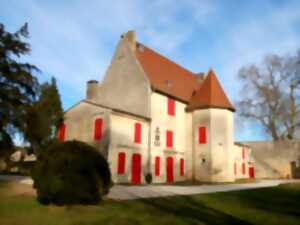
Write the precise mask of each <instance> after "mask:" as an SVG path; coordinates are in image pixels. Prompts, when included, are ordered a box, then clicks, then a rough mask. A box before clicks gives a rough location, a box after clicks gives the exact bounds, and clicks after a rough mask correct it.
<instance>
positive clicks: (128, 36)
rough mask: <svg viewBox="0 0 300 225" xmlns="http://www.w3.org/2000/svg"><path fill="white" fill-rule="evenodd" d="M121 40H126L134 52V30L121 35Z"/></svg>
mask: <svg viewBox="0 0 300 225" xmlns="http://www.w3.org/2000/svg"><path fill="white" fill-rule="evenodd" d="M122 37H123V38H126V39H127V41H128V42H129V44H130V47H131V49H132V51H135V50H136V35H135V31H134V30H129V31H127V32H126V33H125V34H123V35H122Z"/></svg>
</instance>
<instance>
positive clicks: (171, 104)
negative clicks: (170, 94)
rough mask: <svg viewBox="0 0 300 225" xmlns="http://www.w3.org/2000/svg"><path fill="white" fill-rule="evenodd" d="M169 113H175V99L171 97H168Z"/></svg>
mask: <svg viewBox="0 0 300 225" xmlns="http://www.w3.org/2000/svg"><path fill="white" fill-rule="evenodd" d="M168 115H170V116H174V115H175V100H174V99H171V98H168Z"/></svg>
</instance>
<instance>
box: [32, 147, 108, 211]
mask: <svg viewBox="0 0 300 225" xmlns="http://www.w3.org/2000/svg"><path fill="white" fill-rule="evenodd" d="M33 180H34V188H36V190H37V199H38V201H39V202H40V203H41V204H50V203H53V204H57V205H69V204H97V203H99V202H100V200H101V198H102V196H103V195H105V194H107V193H108V192H109V189H110V187H111V186H112V182H111V173H110V170H109V165H108V163H107V161H106V159H105V158H104V157H103V156H102V155H101V154H100V153H99V152H97V150H96V149H95V148H94V147H92V146H90V145H88V144H85V143H83V142H80V141H67V142H54V143H53V144H51V145H50V146H49V147H48V148H46V149H44V150H43V151H41V154H40V155H39V158H38V160H37V162H36V165H35V167H34V170H33Z"/></svg>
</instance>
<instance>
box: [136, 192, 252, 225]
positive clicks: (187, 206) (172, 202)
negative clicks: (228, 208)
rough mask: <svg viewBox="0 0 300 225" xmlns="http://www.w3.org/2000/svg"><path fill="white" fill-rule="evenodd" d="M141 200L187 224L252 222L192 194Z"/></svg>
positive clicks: (214, 224) (212, 224) (216, 224)
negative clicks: (225, 211)
mask: <svg viewBox="0 0 300 225" xmlns="http://www.w3.org/2000/svg"><path fill="white" fill-rule="evenodd" d="M139 201H141V202H143V203H144V204H146V205H150V206H152V207H154V208H156V209H158V210H159V211H162V212H164V213H167V214H172V215H173V216H175V217H177V218H180V219H183V220H184V221H185V222H186V223H187V224H191V225H193V224H199V222H200V223H204V224H209V225H219V224H222V225H226V224H244V225H250V224H251V223H249V222H247V221H245V220H242V219H239V218H237V217H234V216H232V215H230V214H227V213H224V212H222V211H220V210H216V209H213V208H211V207H208V206H206V205H204V204H203V203H201V202H199V201H195V200H194V199H193V197H192V196H177V197H170V198H169V197H166V198H160V199H141V200H139Z"/></svg>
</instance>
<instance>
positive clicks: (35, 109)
mask: <svg viewBox="0 0 300 225" xmlns="http://www.w3.org/2000/svg"><path fill="white" fill-rule="evenodd" d="M62 120H63V109H62V105H61V101H60V96H59V93H58V89H57V86H56V80H55V78H52V80H51V83H50V84H49V83H47V82H46V83H44V84H42V85H41V93H40V96H39V99H38V101H36V102H35V103H33V104H32V105H31V106H30V107H28V110H27V117H26V129H25V132H24V137H25V139H26V140H27V141H28V142H29V143H30V145H31V148H32V150H33V151H34V153H35V154H38V153H39V151H40V150H41V148H42V147H44V146H45V145H46V144H48V143H49V142H51V141H52V140H53V139H55V137H56V133H57V129H58V126H59V125H60V123H61V122H62Z"/></svg>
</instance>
